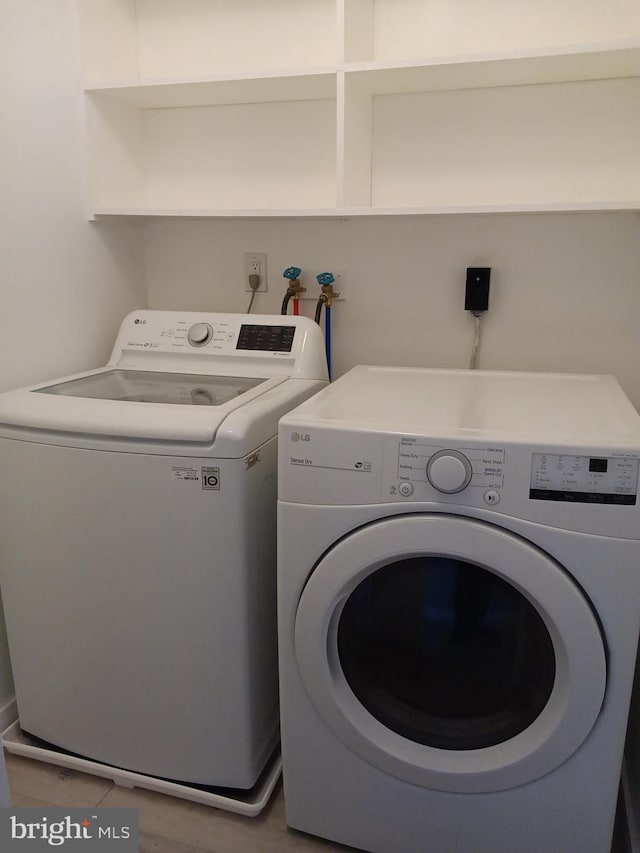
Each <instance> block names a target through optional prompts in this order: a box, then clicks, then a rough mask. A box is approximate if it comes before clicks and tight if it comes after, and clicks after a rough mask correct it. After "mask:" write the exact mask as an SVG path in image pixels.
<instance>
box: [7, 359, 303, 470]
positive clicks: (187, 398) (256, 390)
mask: <svg viewBox="0 0 640 853" xmlns="http://www.w3.org/2000/svg"><path fill="white" fill-rule="evenodd" d="M287 382H293V384H297V382H296V380H290V379H288V377H286V376H274V377H271V378H269V379H261V378H255V377H236V376H230V377H229V376H226V377H216V376H205V375H203V376H200V375H195V374H173V373H169V374H165V373H163V372H161V371H159V372H154V371H136V370H113V369H112V368H102V369H100V370H94V371H90V372H87V373H81V374H77V375H75V376H70V377H67V378H66V379H64V380H63V381H61V382H59V383H56V384H54V385H51V384H41V385H36V386H32V387H30V388H25V389H21V390H18V391H8V392H6V393H5V394H2V395H0V423H2V424H6V425H9V426H13V427H18V428H24V427H26V428H29V429H36V430H47V431H51V432H63V433H73V434H76V435H78V434H82V435H87V436H96V435H101V436H114V437H117V438H137V439H149V440H152V441H174V442H190V443H198V444H205V445H210V444H211V443H212V442H213V441H214V439H215V438H216V434H217V433H218V430H219V429H220V427H221V425H222V424H223V422H225V421H226V420H227V419H228V418H229V416H230V415H231V414H232V413H237V417H236V420H235V423H234V432H235V434H236V435H237V436H238V437H241V436H242V434H243V433H245V432H246V429H247V423H248V422H249V421H250V420H251V419H252V418H256V417H259V416H264V414H265V411H268V409H269V408H270V407H269V405H268V403H267V401H268V400H269V399H270V398H269V397H267V401H265V403H266V406H261V407H259V411H258V408H257V407H256V405H255V403H254V401H256V400H258V399H259V398H263V397H264V396H265V395H267V394H268V392H269V391H272V390H273V389H275V388H277V387H278V386H281V385H284V384H285V383H287ZM252 404H253V405H252ZM243 410H245V411H243ZM252 449H253V448H252V447H248V448H247V449H246V451H240V452H238V454H237V455H242V452H249V451H250V450H252Z"/></svg>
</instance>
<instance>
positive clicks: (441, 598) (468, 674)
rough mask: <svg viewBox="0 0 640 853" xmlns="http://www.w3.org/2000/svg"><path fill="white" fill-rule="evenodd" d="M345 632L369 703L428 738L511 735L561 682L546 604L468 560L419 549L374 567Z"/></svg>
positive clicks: (472, 741) (341, 648)
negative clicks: (543, 613) (539, 606)
mask: <svg viewBox="0 0 640 853" xmlns="http://www.w3.org/2000/svg"><path fill="white" fill-rule="evenodd" d="M337 639H338V655H339V659H340V664H341V666H342V669H343V672H344V675H345V677H346V679H347V681H348V683H349V686H350V687H351V689H352V690H353V692H354V694H355V695H356V696H357V697H358V699H359V700H360V702H361V703H362V704H363V705H364V707H365V708H366V709H367V710H368V711H369V713H371V714H372V715H373V716H374V717H375V718H376V719H378V720H379V721H380V722H381V723H382V724H383V725H385V726H387V727H388V728H390V729H391V730H393V731H395V732H397V733H398V734H400V735H402V736H403V737H405V738H408V739H409V740H412V741H415V742H417V743H421V744H425V745H426V746H432V747H436V748H440V749H450V750H473V749H481V748H483V747H488V746H494V745H496V744H499V743H503V742H505V741H508V740H509V739H511V738H513V737H515V736H516V735H517V734H519V733H520V732H522V731H524V729H526V728H527V727H528V726H529V725H530V724H531V723H532V722H533V721H534V720H535V719H536V718H537V717H538V716H539V714H540V712H541V711H542V709H543V708H544V707H545V705H546V704H547V702H548V700H549V696H550V695H551V692H552V690H553V685H554V680H555V674H556V665H555V654H554V649H553V642H552V640H551V637H550V635H549V631H548V630H547V628H546V626H545V623H544V621H543V620H542V618H541V617H540V615H539V614H538V612H537V611H536V610H535V608H534V607H533V606H532V605H531V604H530V602H529V601H528V600H527V599H526V598H525V597H524V595H522V594H521V593H520V592H518V590H517V589H516V588H515V587H514V586H513V585H512V584H510V583H508V582H507V581H506V580H504V579H503V578H500V577H498V576H497V575H496V574H494V573H493V572H490V571H488V570H486V569H484V568H482V567H481V566H478V565H475V564H473V563H470V562H466V561H463V560H458V559H450V558H446V557H441V556H423V557H415V558H412V559H406V560H401V561H398V562H394V563H391V564H389V565H387V566H385V567H383V568H381V569H378V570H377V571H376V572H374V573H373V574H370V575H369V576H368V577H367V578H366V579H365V580H363V581H362V582H361V583H360V585H359V586H358V587H357V588H356V589H355V590H354V591H353V592H352V593H351V595H350V596H349V599H348V601H347V602H346V604H345V606H344V608H343V610H342V614H341V617H340V622H339V626H338V638H337Z"/></svg>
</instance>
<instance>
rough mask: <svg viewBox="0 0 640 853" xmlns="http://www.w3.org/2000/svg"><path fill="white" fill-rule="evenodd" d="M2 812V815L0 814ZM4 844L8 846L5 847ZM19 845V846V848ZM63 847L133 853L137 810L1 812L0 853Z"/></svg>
mask: <svg viewBox="0 0 640 853" xmlns="http://www.w3.org/2000/svg"><path fill="white" fill-rule="evenodd" d="M1 812H4V815H3V814H1ZM6 842H11V846H10V848H9V844H7V843H6ZM20 845H22V846H20ZM63 845H65V848H66V849H68V850H69V851H73V850H82V851H83V853H84V851H92V850H102V851H107V850H111V851H114V853H115V851H119V853H136V851H137V850H138V810H137V809H109V808H105V809H99V810H98V811H97V813H96V814H90V815H88V814H87V813H86V811H85V810H84V809H47V810H45V811H44V813H43V810H40V809H2V810H0V850H5V849H11V850H14V849H15V850H20V849H22V850H24V851H25V853H26V851H31V850H33V851H37V850H47V849H49V850H50V849H51V847H56V848H60V847H62V846H63Z"/></svg>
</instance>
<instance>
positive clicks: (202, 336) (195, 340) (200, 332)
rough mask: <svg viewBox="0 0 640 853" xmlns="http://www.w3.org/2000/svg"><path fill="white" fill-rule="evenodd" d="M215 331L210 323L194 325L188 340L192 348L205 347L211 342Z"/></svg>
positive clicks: (188, 334)
mask: <svg viewBox="0 0 640 853" xmlns="http://www.w3.org/2000/svg"><path fill="white" fill-rule="evenodd" d="M212 334H213V329H212V328H211V326H210V325H209V324H208V323H194V324H193V326H191V328H190V329H189V332H188V333H187V340H188V341H189V343H190V344H191V346H192V347H203V346H204V345H205V344H206V343H209V341H210V340H211V335H212Z"/></svg>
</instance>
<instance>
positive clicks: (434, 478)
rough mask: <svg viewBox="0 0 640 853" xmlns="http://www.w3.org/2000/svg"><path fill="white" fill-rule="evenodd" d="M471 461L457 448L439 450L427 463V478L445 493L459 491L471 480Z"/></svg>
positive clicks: (435, 487) (449, 493)
mask: <svg viewBox="0 0 640 853" xmlns="http://www.w3.org/2000/svg"><path fill="white" fill-rule="evenodd" d="M472 473H473V472H472V470H471V462H469V460H468V459H467V457H466V456H465V455H464V454H463V453H460V452H459V451H457V450H439V451H438V452H437V453H434V454H433V456H432V457H431V459H430V460H429V462H428V463H427V478H428V480H429V482H430V483H431V485H432V486H433V487H434V489H437V490H438V491H439V492H443V493H444V494H445V495H452V494H455V493H456V492H461V491H462V490H463V489H464V488H466V487H467V486H468V485H469V483H470V482H471V474H472Z"/></svg>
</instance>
